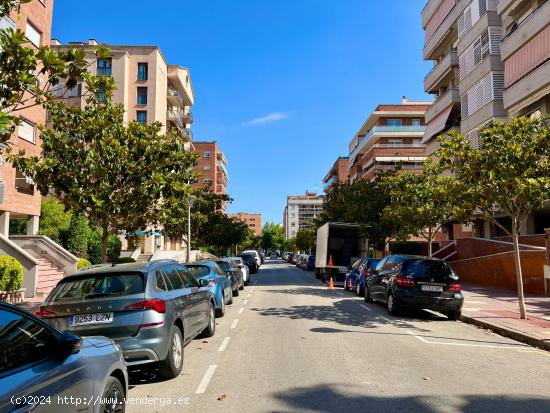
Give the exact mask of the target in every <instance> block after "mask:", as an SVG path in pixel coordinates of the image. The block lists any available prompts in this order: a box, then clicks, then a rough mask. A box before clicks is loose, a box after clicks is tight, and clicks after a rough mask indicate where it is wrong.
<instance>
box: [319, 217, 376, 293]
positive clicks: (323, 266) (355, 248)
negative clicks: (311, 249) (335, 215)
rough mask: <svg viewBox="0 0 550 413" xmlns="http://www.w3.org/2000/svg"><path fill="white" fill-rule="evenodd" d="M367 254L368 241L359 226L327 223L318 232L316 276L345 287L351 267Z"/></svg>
mask: <svg viewBox="0 0 550 413" xmlns="http://www.w3.org/2000/svg"><path fill="white" fill-rule="evenodd" d="M367 253H368V240H367V238H366V237H365V236H364V235H362V234H361V231H360V228H359V225H358V224H351V223H345V222H327V223H326V224H324V225H323V226H321V227H319V229H318V230H317V248H316V253H315V276H316V277H317V278H320V279H321V280H322V281H327V282H328V281H329V280H330V278H331V277H332V280H333V282H334V284H340V285H343V284H344V280H345V278H346V273H347V272H348V271H349V268H350V267H351V265H352V264H353V263H354V262H355V261H357V260H358V259H359V258H361V257H366V256H367Z"/></svg>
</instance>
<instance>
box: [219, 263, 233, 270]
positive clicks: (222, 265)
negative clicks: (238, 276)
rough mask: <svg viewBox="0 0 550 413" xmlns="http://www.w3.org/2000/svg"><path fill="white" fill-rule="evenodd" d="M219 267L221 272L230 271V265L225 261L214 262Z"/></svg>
mask: <svg viewBox="0 0 550 413" xmlns="http://www.w3.org/2000/svg"><path fill="white" fill-rule="evenodd" d="M216 262H217V263H218V265H219V266H220V267H222V270H224V271H231V265H229V263H227V262H225V261H216Z"/></svg>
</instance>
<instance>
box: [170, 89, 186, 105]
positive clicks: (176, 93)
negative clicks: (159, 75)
mask: <svg viewBox="0 0 550 413" xmlns="http://www.w3.org/2000/svg"><path fill="white" fill-rule="evenodd" d="M167 94H168V97H175V98H177V100H178V102H179V104H180V106H185V104H184V103H183V97H182V96H181V93H180V92H179V90H177V89H174V88H173V87H170V86H168V90H167Z"/></svg>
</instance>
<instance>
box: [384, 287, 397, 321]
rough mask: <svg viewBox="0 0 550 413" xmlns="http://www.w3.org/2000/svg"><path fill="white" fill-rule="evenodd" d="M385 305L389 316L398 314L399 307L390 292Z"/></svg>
mask: <svg viewBox="0 0 550 413" xmlns="http://www.w3.org/2000/svg"><path fill="white" fill-rule="evenodd" d="M386 305H387V307H388V313H390V314H391V315H398V314H399V306H398V305H397V303H396V302H395V297H394V296H393V293H392V292H390V293H389V294H388V300H387V302H386Z"/></svg>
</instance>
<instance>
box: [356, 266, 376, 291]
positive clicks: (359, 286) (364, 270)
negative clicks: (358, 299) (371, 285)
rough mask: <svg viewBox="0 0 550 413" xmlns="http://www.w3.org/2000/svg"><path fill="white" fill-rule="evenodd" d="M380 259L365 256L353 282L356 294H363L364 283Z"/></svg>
mask: <svg viewBox="0 0 550 413" xmlns="http://www.w3.org/2000/svg"><path fill="white" fill-rule="evenodd" d="M380 261H381V260H380V259H379V258H367V259H366V260H363V264H361V267H360V268H359V280H358V282H356V283H355V292H356V293H357V295H360V296H363V294H365V283H366V280H367V278H369V276H370V275H371V274H372V272H373V271H374V269H375V268H376V266H377V265H378V263H379V262H380Z"/></svg>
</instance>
